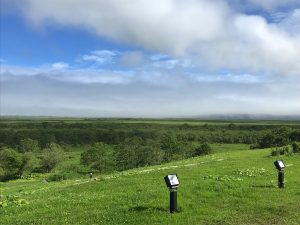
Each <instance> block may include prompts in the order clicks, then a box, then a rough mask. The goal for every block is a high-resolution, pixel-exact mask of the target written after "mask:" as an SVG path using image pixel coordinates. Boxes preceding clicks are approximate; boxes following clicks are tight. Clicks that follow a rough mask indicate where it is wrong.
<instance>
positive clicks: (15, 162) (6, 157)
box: [0, 148, 22, 181]
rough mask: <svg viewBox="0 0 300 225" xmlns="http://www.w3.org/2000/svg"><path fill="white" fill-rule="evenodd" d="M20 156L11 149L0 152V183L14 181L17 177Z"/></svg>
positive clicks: (20, 160) (20, 162)
mask: <svg viewBox="0 0 300 225" xmlns="http://www.w3.org/2000/svg"><path fill="white" fill-rule="evenodd" d="M21 165H22V155H21V154H20V153H18V152H17V151H15V150H14V149H11V148H4V149H2V151H0V168H1V169H0V181H6V180H10V179H15V178H17V177H18V176H19V170H20V167H21Z"/></svg>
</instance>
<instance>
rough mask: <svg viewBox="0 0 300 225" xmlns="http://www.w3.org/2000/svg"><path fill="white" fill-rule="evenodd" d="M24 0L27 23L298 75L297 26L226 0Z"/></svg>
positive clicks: (212, 63) (207, 63)
mask: <svg viewBox="0 0 300 225" xmlns="http://www.w3.org/2000/svg"><path fill="white" fill-rule="evenodd" d="M261 2H264V3H261ZM294 2H295V1H293V0H290V1H289V3H291V4H292V3H294ZM25 3H26V5H25V7H23V9H24V14H25V15H26V16H27V18H28V19H29V20H30V21H31V23H32V24H39V25H40V26H43V25H45V24H48V22H49V21H51V23H53V22H54V23H57V24H61V25H70V26H79V27H82V28H84V29H88V30H90V31H91V32H93V33H96V34H98V35H99V36H102V37H108V38H111V39H113V40H117V41H119V42H125V43H129V44H132V45H136V46H140V47H142V48H144V49H147V50H151V51H157V52H159V53H161V54H167V55H171V56H173V57H174V56H175V57H185V58H190V59H192V61H193V64H198V65H201V66H203V67H207V68H208V67H209V69H215V70H220V69H244V70H246V71H249V72H251V73H253V72H257V73H260V72H265V73H273V74H276V75H279V74H283V75H300V67H299V65H298V64H299V63H298V59H299V58H300V41H299V39H300V37H299V35H298V34H297V33H296V34H297V35H296V34H295V32H294V30H293V29H296V27H297V26H296V27H295V26H290V25H284V24H281V25H280V26H279V25H277V24H274V23H273V24H270V23H268V22H267V21H266V20H265V19H263V17H261V16H259V15H257V16H249V15H246V14H243V13H238V12H236V11H235V10H236V9H234V10H233V9H232V8H230V7H231V5H228V3H227V2H226V1H222V0H219V1H209V0H198V1H196V0H187V1H178V0H164V1H161V0H144V1H130V3H129V2H127V3H124V1H120V0H110V1H106V0H88V1H82V0H72V1H70V0H67V1H60V0H44V1H40V0H26V1H25ZM247 3H248V4H252V5H261V7H265V8H269V7H279V6H280V5H282V1H275V0H267V1H256V0H252V1H248V2H247ZM285 26H288V29H285ZM297 29H298V28H297ZM291 34H294V36H292V35H291ZM295 35H296V36H295ZM113 54H114V53H113ZM114 57H115V55H112V54H111V52H102V51H101V52H99V54H97V52H93V53H91V54H87V55H84V56H83V57H82V60H86V61H94V62H97V63H100V64H103V63H111V62H112V61H113V58H114ZM171 63H172V62H170V64H171Z"/></svg>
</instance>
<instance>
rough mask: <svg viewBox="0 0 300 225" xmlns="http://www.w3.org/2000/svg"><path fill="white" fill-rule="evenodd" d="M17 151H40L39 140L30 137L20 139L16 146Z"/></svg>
mask: <svg viewBox="0 0 300 225" xmlns="http://www.w3.org/2000/svg"><path fill="white" fill-rule="evenodd" d="M18 151H19V152H23V153H24V152H38V151H40V148H39V142H38V141H36V140H32V139H30V138H26V139H23V140H21V141H20V144H19V146H18Z"/></svg>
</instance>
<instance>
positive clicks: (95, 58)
mask: <svg viewBox="0 0 300 225" xmlns="http://www.w3.org/2000/svg"><path fill="white" fill-rule="evenodd" d="M119 55H120V52H119V51H111V50H96V51H92V52H90V54H85V55H82V56H81V57H80V58H79V60H82V61H91V62H95V63H97V64H111V63H114V62H115V57H117V56H119Z"/></svg>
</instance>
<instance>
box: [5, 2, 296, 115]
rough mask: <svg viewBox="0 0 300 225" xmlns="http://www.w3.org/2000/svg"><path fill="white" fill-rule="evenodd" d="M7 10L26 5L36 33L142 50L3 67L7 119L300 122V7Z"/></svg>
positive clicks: (55, 5)
mask: <svg viewBox="0 0 300 225" xmlns="http://www.w3.org/2000/svg"><path fill="white" fill-rule="evenodd" d="M16 2H17V3H18V4H16ZM4 6H5V7H4V8H6V10H8V8H12V7H13V8H16V7H19V10H20V11H21V14H22V15H23V16H24V18H26V20H27V22H28V24H29V25H30V26H32V27H34V28H37V29H47V28H51V27H57V26H59V27H65V26H67V27H75V28H79V29H81V30H82V31H88V32H90V33H92V34H94V35H95V36H96V37H100V38H106V39H109V40H112V41H113V42H117V43H119V44H123V45H129V46H134V47H135V48H136V49H135V50H123V51H122V50H119V49H90V50H89V51H87V52H85V53H82V54H81V55H78V56H74V62H63V61H59V62H45V64H44V65H41V66H36V67H34V68H30V67H20V66H16V65H9V64H8V63H7V62H5V60H4V61H3V63H2V67H1V71H0V72H1V73H0V75H1V83H2V92H1V95H2V99H1V100H2V102H1V107H2V109H1V111H0V113H2V114H10V115H11V114H22V115H57V116H105V117H114V116H117V117H162V116H165V117H169V116H173V117H182V116H197V115H204V114H226V113H232V114H235V113H238V114H240V113H249V114H252V113H253V114H254V113H259V114H300V104H299V102H300V63H299V59H300V27H299V24H300V2H299V1H296V0H287V1H279V0H265V1H258V0H245V1H242V0H236V1H230V0H228V1H225V0H185V1H181V0H163V1H161V0H143V1H138V0H136V1H121V0H64V1H61V0H43V1H40V0H18V1H16V0H11V1H6V4H4ZM258 12H259V13H258ZM4 63H5V64H4Z"/></svg>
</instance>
